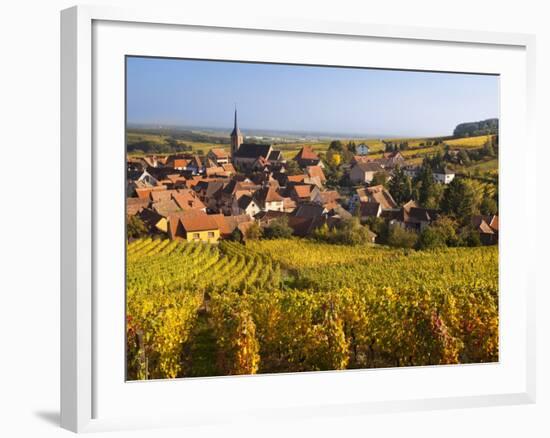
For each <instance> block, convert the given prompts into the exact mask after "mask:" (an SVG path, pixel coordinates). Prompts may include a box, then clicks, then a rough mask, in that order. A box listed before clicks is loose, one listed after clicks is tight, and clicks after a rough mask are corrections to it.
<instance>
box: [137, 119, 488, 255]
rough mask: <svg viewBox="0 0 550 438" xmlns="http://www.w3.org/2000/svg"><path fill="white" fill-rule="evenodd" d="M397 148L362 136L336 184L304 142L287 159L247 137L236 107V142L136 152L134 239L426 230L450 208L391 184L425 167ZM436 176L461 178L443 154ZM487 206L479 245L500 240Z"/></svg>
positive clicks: (445, 180) (480, 217)
mask: <svg viewBox="0 0 550 438" xmlns="http://www.w3.org/2000/svg"><path fill="white" fill-rule="evenodd" d="M395 149H396V150H392V151H388V152H385V153H384V154H383V155H382V156H381V157H377V158H373V157H371V156H370V154H369V147H368V146H367V145H365V144H359V145H358V146H357V147H356V148H355V150H354V153H353V156H352V158H351V159H350V160H349V162H348V163H346V165H345V166H343V167H342V168H343V172H344V177H345V179H346V181H348V184H346V186H345V187H339V186H338V185H336V186H335V185H334V184H330V185H331V187H329V184H327V179H328V177H327V173H328V172H329V171H330V170H329V169H327V163H326V161H325V160H323V158H325V159H326V157H323V158H322V157H320V156H319V154H318V153H316V152H315V151H314V150H313V148H312V147H311V146H309V145H304V146H303V147H301V149H300V150H299V152H298V153H297V154H296V155H295V156H294V157H292V158H291V159H285V158H284V156H283V153H282V151H280V150H277V149H275V148H274V147H273V146H272V145H270V144H262V143H249V142H246V141H245V137H244V135H243V133H242V132H241V130H240V129H239V125H238V120H237V111H236V110H235V114H234V126H233V131H232V132H231V136H230V150H226V149H223V148H212V149H210V150H209V151H208V153H207V154H204V155H202V156H200V155H198V154H194V153H192V152H189V153H187V152H186V153H175V154H169V155H165V156H156V155H143V156H128V157H127V201H126V207H127V221H128V233H129V237H130V238H132V237H134V238H137V237H143V236H146V235H149V236H162V237H168V238H169V239H171V240H175V239H183V240H186V241H189V242H195V241H200V242H208V243H217V242H218V241H220V240H223V239H229V240H237V241H246V240H247V239H249V238H258V236H259V235H262V234H266V235H267V234H268V232H269V230H270V227H274V226H275V225H279V226H281V224H282V225H283V226H284V227H285V229H286V230H288V234H292V235H294V236H298V237H309V236H312V235H314V234H315V233H316V232H318V231H319V230H320V229H325V230H326V229H329V230H330V229H333V228H335V227H339V226H341V225H342V224H343V223H346V222H347V221H351V220H358V221H359V222H360V223H361V224H362V225H365V224H368V226H367V227H366V228H368V241H370V242H372V243H375V242H376V243H379V242H380V236H379V234H381V233H380V231H379V230H380V226H381V225H380V224H383V225H384V226H385V227H386V228H387V227H388V226H391V227H394V228H395V227H399V229H400V230H404V231H406V232H409V233H416V234H420V233H422V232H423V231H424V230H425V229H426V228H427V227H429V226H430V225H431V224H433V223H435V222H436V221H438V219H439V218H440V216H441V209H440V208H430V207H431V206H430V205H429V204H430V203H429V202H425V203H424V205H423V204H422V203H420V202H419V201H418V200H413V197H412V196H411V195H409V194H403V193H401V192H400V194H399V195H396V193H395V192H396V190H397V189H396V190H394V195H392V193H391V190H389V189H388V187H387V186H388V184H387V182H388V181H391V180H392V178H394V182H395V181H397V179H398V178H408V179H409V180H411V179H414V178H419V177H421V176H422V175H421V174H422V172H423V167H422V166H420V165H410V164H409V163H407V161H406V159H405V157H404V156H403V154H402V153H401V151H400V150H399V149H398V148H395ZM451 152H452V151H451ZM450 155H452V154H450ZM381 176H383V178H381ZM428 176H429V178H430V179H431V180H432V181H433V182H435V184H437V185H441V186H447V185H450V184H452V183H453V181H454V180H455V178H460V177H459V176H457V175H455V172H453V171H452V170H450V169H449V168H448V167H447V166H446V165H445V163H443V162H441V160H439V162H437V163H435V164H434V165H433V166H432V167H431V170H430V175H428ZM396 184H397V183H396ZM409 191H410V189H409ZM436 191H437V190H436ZM396 198H397V199H396ZM417 198H418V196H417ZM485 213H487V214H483V212H482V214H476V215H473V216H471V217H469V218H468V221H469V224H468V226H469V228H470V229H471V230H473V231H475V233H476V235H477V236H479V244H485V245H487V244H496V243H498V216H497V212H496V211H493V210H491V209H489V210H488V211H485ZM266 231H267V232H266ZM272 234H273V233H272ZM273 235H276V233H275V234H273ZM476 238H477V237H476Z"/></svg>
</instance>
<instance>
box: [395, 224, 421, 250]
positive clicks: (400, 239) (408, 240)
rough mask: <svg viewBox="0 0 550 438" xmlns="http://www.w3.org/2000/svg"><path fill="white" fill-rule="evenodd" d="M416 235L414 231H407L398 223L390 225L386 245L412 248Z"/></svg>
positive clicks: (416, 238) (416, 239)
mask: <svg viewBox="0 0 550 438" xmlns="http://www.w3.org/2000/svg"><path fill="white" fill-rule="evenodd" d="M417 241H418V235H417V234H416V233H415V232H414V231H407V230H405V229H404V228H402V227H400V226H399V225H392V226H390V228H389V231H388V245H390V246H394V247H397V248H414V247H415V246H416V242H417Z"/></svg>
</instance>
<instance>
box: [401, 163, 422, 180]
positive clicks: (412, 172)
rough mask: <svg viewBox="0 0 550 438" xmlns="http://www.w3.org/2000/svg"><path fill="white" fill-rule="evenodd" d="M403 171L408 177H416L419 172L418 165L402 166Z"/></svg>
mask: <svg viewBox="0 0 550 438" xmlns="http://www.w3.org/2000/svg"><path fill="white" fill-rule="evenodd" d="M403 173H404V174H405V175H406V176H408V177H409V178H416V177H417V176H418V174H419V173H420V166H404V167H403Z"/></svg>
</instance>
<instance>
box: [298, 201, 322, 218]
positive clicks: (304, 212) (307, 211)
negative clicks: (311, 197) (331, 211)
mask: <svg viewBox="0 0 550 438" xmlns="http://www.w3.org/2000/svg"><path fill="white" fill-rule="evenodd" d="M327 213H328V211H327V210H326V209H325V207H323V206H322V205H320V204H317V203H316V202H303V203H301V204H300V205H298V207H296V211H295V212H294V214H293V216H298V217H311V218H312V217H321V216H324V215H326V214H327Z"/></svg>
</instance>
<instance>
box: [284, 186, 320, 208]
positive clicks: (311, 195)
mask: <svg viewBox="0 0 550 438" xmlns="http://www.w3.org/2000/svg"><path fill="white" fill-rule="evenodd" d="M319 192H320V190H319V188H318V187H316V186H314V185H310V184H295V185H293V186H292V188H291V189H290V197H291V198H292V199H293V200H294V201H296V202H298V203H299V202H307V201H312V200H313V199H315V198H316V197H317V196H319Z"/></svg>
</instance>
